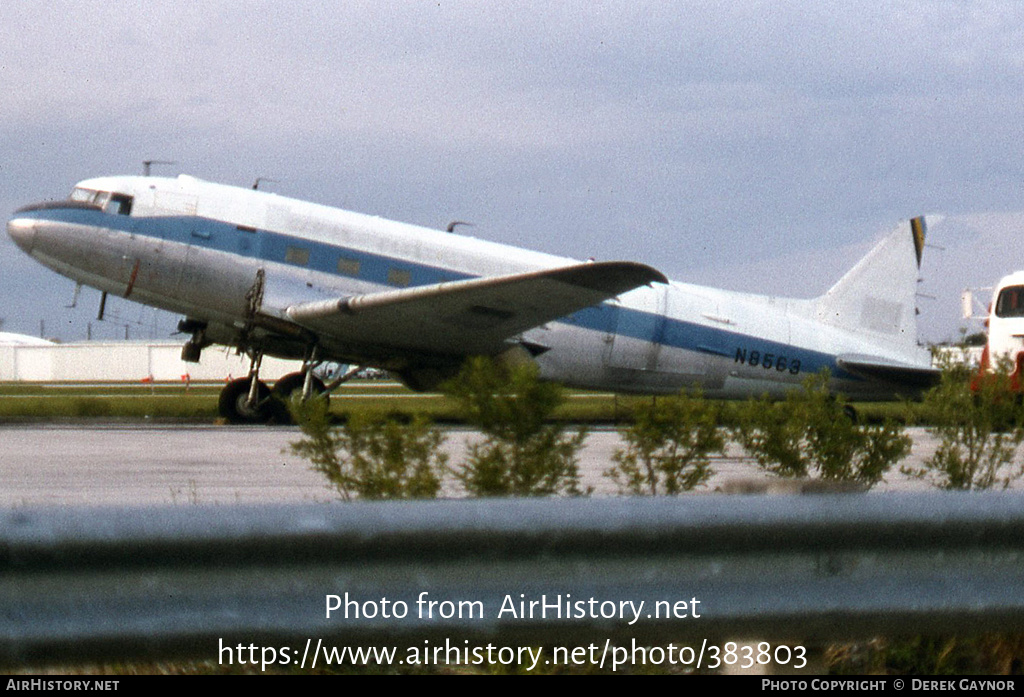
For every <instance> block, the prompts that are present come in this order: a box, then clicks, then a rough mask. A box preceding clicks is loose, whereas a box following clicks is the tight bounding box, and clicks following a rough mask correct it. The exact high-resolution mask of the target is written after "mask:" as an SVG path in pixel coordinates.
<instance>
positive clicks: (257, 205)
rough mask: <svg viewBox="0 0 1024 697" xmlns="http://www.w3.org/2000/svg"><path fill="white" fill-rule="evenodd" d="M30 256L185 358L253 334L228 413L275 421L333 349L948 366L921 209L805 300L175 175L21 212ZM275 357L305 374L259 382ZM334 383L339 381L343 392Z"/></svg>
mask: <svg viewBox="0 0 1024 697" xmlns="http://www.w3.org/2000/svg"><path fill="white" fill-rule="evenodd" d="M7 231H8V233H9V234H10V236H11V237H12V238H13V239H14V241H15V242H16V243H17V244H18V246H19V247H21V248H22V249H23V250H24V251H25V252H27V253H28V254H30V255H31V256H33V257H35V258H36V259H37V260H38V261H39V262H40V263H42V264H45V265H46V266H48V267H50V268H51V269H53V270H54V271H57V272H58V273H60V274H63V275H65V276H68V277H69V278H72V279H74V280H75V281H77V282H78V283H80V284H86V285H89V286H93V287H95V288H98V289H99V290H101V291H103V300H101V314H102V303H103V301H105V299H106V294H107V293H114V294H117V295H120V296H123V297H125V298H130V299H131V300H134V301H137V302H141V303H145V304H147V305H152V306H154V307H159V308H162V309H164V310H169V311H171V312H176V313H180V314H183V315H184V316H185V319H183V320H182V321H181V322H180V324H179V328H180V329H181V330H182V331H183V332H185V333H187V334H190V335H191V338H190V339H189V340H188V341H187V343H185V345H184V347H183V349H182V357H183V358H184V359H185V360H188V361H193V362H195V361H198V360H199V358H200V354H201V352H202V350H203V349H204V348H205V347H207V346H209V345H211V344H224V345H228V346H233V347H237V349H238V350H239V351H241V352H245V353H246V354H247V355H248V356H249V357H250V359H251V361H252V364H251V365H252V368H251V371H250V375H249V376H248V377H246V378H241V379H238V380H235V381H233V382H231V383H229V384H228V385H227V386H226V387H225V388H224V391H223V392H222V394H221V399H220V409H221V413H222V415H223V416H224V417H226V418H227V419H229V420H231V421H236V422H262V421H268V420H271V419H273V418H275V416H277V415H278V414H279V412H280V410H279V408H276V407H275V406H274V405H275V404H277V403H279V402H278V400H275V399H273V398H272V397H273V395H274V393H277V395H281V396H287V395H290V394H291V393H292V392H293V391H295V390H298V389H302V390H303V395H304V396H305V397H308V396H309V395H310V394H312V392H313V391H320V390H323V389H325V386H324V385H323V383H322V382H320V381H319V380H318V379H317V378H316V377H315V376H314V374H313V368H314V367H315V366H316V365H318V364H319V363H320V362H322V361H337V362H341V363H349V364H354V365H356V366H375V367H378V368H383V369H386V370H389V371H391V372H393V373H395V374H397V375H398V376H399V377H400V378H401V379H402V380H403V381H404V382H405V383H406V384H408V385H409V386H410V387H412V388H414V389H430V388H432V387H434V386H436V385H438V384H439V382H441V381H442V380H444V379H446V378H448V377H450V376H452V375H453V374H454V373H455V372H456V371H457V370H458V368H459V367H460V365H461V363H462V362H463V360H464V359H465V358H466V357H467V356H469V355H489V356H496V357H502V358H503V359H509V360H511V359H520V360H522V359H525V360H532V361H535V362H536V364H537V366H538V367H539V369H540V374H541V377H542V378H544V379H549V380H555V381H559V382H562V383H565V384H567V385H571V386H576V387H581V388H592V389H601V390H613V391H620V392H633V393H671V392H676V391H678V390H680V389H681V388H685V387H688V386H695V385H699V386H700V387H701V388H702V389H703V390H704V393H705V395H707V396H709V397H713V398H743V397H746V396H748V395H761V394H764V393H767V394H770V395H775V396H778V395H781V394H783V393H784V392H785V391H786V390H787V389H790V388H792V387H793V386H794V385H796V384H799V382H800V381H801V380H802V379H803V378H804V377H805V376H807V375H809V374H812V373H815V372H817V371H819V370H822V369H825V368H827V369H829V370H830V371H831V375H832V388H833V389H835V390H841V391H843V392H844V393H845V394H847V395H848V396H849V397H850V398H851V399H885V398H892V397H894V396H897V395H913V394H915V393H917V392H919V391H920V390H921V389H922V388H923V387H926V386H928V385H929V384H931V383H932V381H933V380H934V378H935V375H936V373H935V371H934V370H933V369H932V368H931V361H930V358H929V353H928V351H927V350H925V349H923V348H921V347H920V346H918V343H917V331H916V316H915V315H916V307H915V292H916V284H917V272H918V267H919V265H920V260H921V251H922V247H923V244H924V219H923V218H915V219H914V220H911V221H910V222H909V223H904V224H902V225H901V226H900V227H899V229H897V230H896V231H895V232H894V233H892V234H891V235H889V236H888V237H886V238H885V239H883V240H882V241H881V242H880V243H879V244H878V245H877V246H876V247H875V248H874V249H873V250H872V251H871V252H870V253H869V254H868V255H867V256H866V257H865V258H864V259H862V260H861V261H860V263H858V264H857V265H856V266H854V268H853V269H852V270H850V271H849V272H848V273H847V274H846V275H845V276H843V278H842V279H841V280H840V281H839V282H838V283H836V284H835V286H833V287H832V289H831V290H829V291H828V292H827V293H825V294H824V295H823V296H821V297H819V298H816V299H810V300H796V299H786V298H777V297H767V296H758V295H746V294H741V293H735V292H728V291H723V290H716V289H712V288H704V287H699V286H694V285H688V284H684V283H676V282H672V281H669V280H668V279H667V278H666V277H665V276H664V275H662V274H661V273H660V272H658V271H657V270H655V269H653V268H651V267H649V266H645V265H643V264H638V263H632V262H618V261H616V262H579V261H575V260H572V259H567V258H562V257H557V256H552V255H549V254H541V253H538V252H532V251H527V250H523V249H518V248H516V247H511V246H507V245H502V244H496V243H492V242H486V241H482V240H477V239H473V238H470V237H464V236H461V235H458V234H451V233H446V232H443V231H440V230H431V229H427V228H422V227H416V226H413V225H406V224H402V223H397V222H392V221H388V220H383V219H380V218H376V217H371V216H366V215H360V214H357V213H351V212H348V211H343V210H338V209H335V208H329V207H326V206H321V205H316V204H313V203H307V202H304V201H299V200H294V199H290V198H285V197H283V196H278V195H275V194H272V193H267V192H263V191H256V190H252V189H243V188H237V187H232V186H225V185H221V184H214V183H209V182H206V181H202V180H199V179H196V178H194V177H190V176H185V175H182V176H179V177H176V178H161V177H138V176H117V177H104V178H98V179H89V180H86V181H83V182H81V183H79V184H78V185H76V186H75V187H74V190H73V191H72V192H71V196H70V198H69V199H67V200H65V201H58V202H49V203H42V204H36V205H30V206H26V207H24V208H21V209H19V210H18V211H17V212H16V213H15V214H14V216H13V217H12V219H11V220H10V221H9V222H8V224H7ZM264 354H269V355H273V356H280V357H285V358H294V359H301V360H302V361H303V369H302V371H301V372H296V373H294V374H292V375H288V376H286V377H284V378H281V379H280V380H278V381H277V383H276V384H275V386H274V390H273V392H272V391H271V390H270V388H268V387H267V386H266V385H265V384H264V383H262V382H261V381H259V366H260V360H261V358H262V356H263V355H264ZM334 386H336V384H332V385H329V386H326V388H327V389H332V388H333V387H334Z"/></svg>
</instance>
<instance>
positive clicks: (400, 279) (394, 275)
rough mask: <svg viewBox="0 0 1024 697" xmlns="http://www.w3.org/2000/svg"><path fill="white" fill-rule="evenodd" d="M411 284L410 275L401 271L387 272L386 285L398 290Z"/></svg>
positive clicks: (390, 270)
mask: <svg viewBox="0 0 1024 697" xmlns="http://www.w3.org/2000/svg"><path fill="white" fill-rule="evenodd" d="M410 283H412V274H411V273H410V272H408V271H405V270H403V269H389V270H388V285H389V286H396V287H398V288H405V287H406V286H408V285H409V284H410Z"/></svg>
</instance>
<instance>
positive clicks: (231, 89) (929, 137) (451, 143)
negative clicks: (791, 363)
mask: <svg viewBox="0 0 1024 697" xmlns="http://www.w3.org/2000/svg"><path fill="white" fill-rule="evenodd" d="M0 87H2V92H0V94H2V97H0V210H3V211H4V212H5V213H9V212H11V211H13V210H14V209H15V208H17V207H18V206H21V205H24V204H26V203H30V202H34V201H39V200H44V199H51V198H63V197H64V196H66V195H67V193H68V191H69V190H70V189H71V187H72V185H73V184H74V183H75V182H76V181H78V180H80V179H84V178H87V177H92V176H98V175H104V174H125V173H141V169H142V164H141V162H142V160H144V159H166V160H174V161H176V162H177V164H176V165H174V166H171V167H161V168H157V169H156V170H155V171H156V172H157V173H160V174H168V175H173V174H177V173H179V172H186V173H189V174H193V175H195V176H199V177H202V178H205V179H211V180H215V181H222V182H226V183H234V184H240V185H246V186H248V185H250V184H251V183H252V181H253V180H254V179H255V178H256V177H258V176H259V177H269V178H272V179H275V180H277V182H276V183H272V184H269V185H266V188H269V189H271V190H274V191H277V192H278V193H280V194H283V195H288V196H294V197H298V198H306V199H311V200H314V201H317V202H319V203H326V204H330V205H336V206H342V207H346V208H350V209H353V210H358V211H361V212H366V213H373V214H378V215H382V216H386V217H390V218H395V219H398V220H403V221H407V222H412V223H417V224H422V225H428V226H431V227H443V226H444V225H445V224H447V222H448V221H450V220H453V219H456V218H457V219H460V220H468V221H472V222H474V223H475V227H474V228H471V229H469V230H468V232H469V233H470V234H473V235H476V236H478V237H482V238H486V239H491V240H497V241H502V242H507V243H511V244H518V245H522V246H526V247H532V248H537V249H541V250H543V251H547V252H553V253H557V254H564V255H567V256H572V257H576V258H581V259H582V258H587V257H596V258H598V259H632V260H639V261H643V262H646V263H649V264H651V265H653V266H655V267H657V268H659V269H661V270H662V271H664V272H665V273H666V274H668V275H669V276H670V277H672V278H675V279H678V280H684V281H691V282H697V283H706V284H709V285H717V286H722V287H727V288H732V289H738V290H747V291H752V292H767V293H776V294H787V295H795V296H802V297H809V296H812V295H816V294H818V293H821V292H823V291H824V290H826V289H827V288H828V286H829V285H831V283H832V282H833V281H834V280H836V278H838V276H839V275H841V273H842V271H843V270H845V268H847V267H848V266H850V265H852V263H853V262H854V261H855V260H856V257H857V256H858V255H859V254H860V253H862V252H863V251H866V249H867V248H868V247H869V246H870V244H871V242H873V241H874V240H877V239H878V237H879V236H880V235H882V234H884V233H885V232H886V231H888V230H889V229H891V228H892V227H893V226H894V225H895V224H896V222H897V221H898V220H900V219H905V218H907V217H910V216H913V215H917V214H919V213H942V214H945V215H946V216H947V223H946V224H945V225H943V226H934V227H933V229H932V236H931V237H932V240H933V242H934V243H935V244H936V245H939V246H941V247H942V249H938V248H932V249H929V250H928V255H929V259H928V260H926V266H925V269H924V276H925V283H924V284H923V285H922V288H923V289H925V291H926V294H927V295H929V296H931V297H926V298H922V315H921V318H922V323H923V325H924V329H925V335H926V336H927V337H928V338H945V337H946V336H954V335H955V334H956V330H957V327H958V326H959V325H960V321H959V318H958V317H957V307H958V296H959V289H960V288H961V287H963V286H964V285H990V284H991V283H992V282H993V281H995V280H996V278H997V277H998V276H999V275H1001V274H1003V273H1006V272H1008V271H1010V270H1014V269H1017V268H1024V242H1022V241H1021V238H1024V235H1021V234H1020V231H1021V228H1022V227H1024V225H1022V223H1024V216H1021V215H1020V214H1018V213H1017V212H1018V211H1020V210H1022V209H1024V203H1022V200H1021V198H1022V197H1021V194H1022V184H1024V172H1022V170H1024V97H1022V95H1024V4H1022V3H1018V2H1012V1H1009V0H1007V1H993V2H952V1H950V2H924V1H922V2H885V3H870V2H868V3H865V2H850V3H842V2H828V3H822V2H820V1H818V0H801V1H793V2H780V1H778V0H773V1H771V2H752V1H749V0H747V1H745V2H736V3H732V2H678V1H676V2H637V1H635V0H634V1H633V2H628V3H627V2H599V1H595V0H588V1H587V2H562V1H560V2H536V3H534V2H522V1H519V2H514V3H512V2H498V1H495V0H487V1H482V2H451V1H448V0H442V1H441V2H436V1H434V2H412V1H407V2H383V1H381V0H373V1H372V2H344V1H342V2H294V1H291V2H286V3H285V2H244V1H240V0H230V1H228V2H217V1H210V0H204V2H201V3H200V2H196V3H189V2H181V1H179V0H174V1H173V2H171V1H167V2H132V3H93V2H89V3H86V2H60V1H58V0H46V2H37V1H35V0H12V1H10V2H4V3H3V4H2V5H0ZM2 237H3V239H2V241H0V298H2V302H3V305H2V307H0V317H3V318H4V319H5V323H4V325H3V329H4V330H5V331H16V332H25V333H30V334H38V333H39V331H40V320H43V321H44V322H45V333H46V334H47V335H48V336H57V337H61V338H63V339H65V340H74V339H82V338H84V337H85V331H86V329H85V326H86V322H87V321H88V320H90V319H91V318H93V316H94V315H95V311H96V304H97V303H98V293H95V292H92V293H86V292H83V297H82V299H81V300H80V307H79V308H78V309H76V310H68V309H65V308H64V307H63V306H64V305H66V304H69V303H70V302H71V295H72V290H73V287H74V286H73V284H72V283H71V282H70V281H68V280H65V279H62V278H61V277H59V276H58V275H56V274H55V273H53V272H50V271H48V270H46V269H44V268H43V267H41V266H39V265H38V264H36V262H34V261H32V260H31V259H29V258H28V257H27V256H26V255H24V254H23V253H22V252H21V251H20V250H18V249H17V248H16V247H15V246H14V245H13V243H12V242H11V241H10V240H9V239H8V238H7V237H6V235H3V236H2ZM929 264H930V266H929ZM929 273H930V274H931V276H929ZM114 313H115V314H118V315H120V316H122V317H125V318H127V319H128V320H130V321H131V322H132V323H135V322H141V323H142V324H143V325H147V326H149V325H151V323H152V319H151V318H152V314H151V313H148V312H144V311H142V310H140V309H138V307H137V306H131V305H130V304H129V303H124V302H122V303H121V304H120V305H116V306H115V307H114ZM93 325H94V326H93V334H94V336H104V337H105V336H110V337H113V336H122V337H123V335H124V327H123V325H122V326H120V327H118V326H116V325H115V324H114V323H110V322H108V323H106V326H101V325H99V324H97V323H95V322H94V323H93ZM167 327H173V320H171V319H170V318H164V319H161V320H159V321H158V329H157V333H158V334H160V333H161V332H162V334H161V335H166V334H167V331H166V328H167ZM149 331H150V330H146V329H145V328H144V327H135V326H133V327H132V328H131V333H132V336H144V335H147V334H148V332H149Z"/></svg>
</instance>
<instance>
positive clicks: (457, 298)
mask: <svg viewBox="0 0 1024 697" xmlns="http://www.w3.org/2000/svg"><path fill="white" fill-rule="evenodd" d="M651 283H668V279H667V278H666V277H665V276H664V275H663V274H662V273H661V272H659V271H657V270H656V269H654V268H651V267H650V266H646V265H644V264H637V263H633V262H593V263H584V264H574V265H572V266H564V267H559V268H555V269H545V270H542V271H532V272H529V273H521V274H512V275H508V276H493V277H485V278H474V279H469V280H465V281H452V282H448V283H438V284H433V285H428V286H417V287H415V288H404V289H400V290H389V291H383V292H380V293H370V294H366V295H356V296H351V297H347V298H338V299H332V300H324V301H317V302H307V303H300V304H296V305H292V306H291V307H289V308H288V309H287V311H286V314H287V315H288V317H289V318H290V319H291V320H292V321H293V322H295V323H297V324H300V325H302V326H304V327H306V328H308V329H311V330H313V331H315V332H317V333H319V334H322V335H325V336H326V337H330V338H331V339H333V340H335V341H338V342H342V343H345V344H349V345H364V346H373V347H391V348H394V349H398V350H401V351H423V352H427V353H432V354H455V355H466V354H494V353H498V352H500V351H502V350H504V349H505V348H507V347H508V344H507V343H506V341H507V340H508V339H509V338H510V337H513V336H515V335H516V334H519V333H520V332H524V331H526V330H527V329H531V328H533V327H536V326H538V325H541V324H544V323H545V322H550V321H552V320H555V319H558V318H559V317H564V316H566V315H569V314H572V313H573V312H576V311H577V310H582V309H584V308H586V307H590V306H592V305H596V304H598V303H600V302H602V301H604V300H607V299H608V298H612V297H615V296H616V295H619V294H621V293H625V292H626V291H629V290H633V289H634V288H638V287H640V286H644V285H648V284H651Z"/></svg>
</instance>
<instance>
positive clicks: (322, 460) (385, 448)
mask: <svg viewBox="0 0 1024 697" xmlns="http://www.w3.org/2000/svg"><path fill="white" fill-rule="evenodd" d="M290 408H291V412H292V417H293V418H294V419H295V422H296V423H297V424H298V425H299V428H300V429H301V430H302V433H303V435H304V436H305V438H303V439H302V440H300V441H297V442H295V443H292V444H291V450H292V452H293V453H295V454H297V455H300V456H301V457H304V458H306V459H308V460H309V461H310V462H311V463H312V467H313V469H314V470H316V471H317V472H320V473H322V474H323V475H324V476H325V477H327V480H328V481H329V482H330V484H331V485H332V486H333V487H334V488H335V489H336V490H337V491H338V493H339V494H340V495H341V498H342V499H344V500H346V501H349V500H351V499H353V498H354V497H356V496H358V497H360V498H363V499H414V498H434V497H436V496H437V493H438V491H439V490H440V488H441V477H440V475H441V473H442V472H443V471H444V467H445V465H446V462H447V456H446V455H444V454H443V453H441V452H439V450H440V447H441V444H442V443H443V442H444V436H443V435H442V434H441V432H440V431H439V430H438V429H436V428H434V427H433V426H432V425H431V424H430V422H429V421H427V420H426V419H424V418H422V417H416V418H415V419H413V421H412V422H411V423H408V424H403V423H401V422H399V421H396V420H394V419H389V418H385V417H382V416H379V415H366V414H360V415H356V416H353V417H351V418H350V419H349V420H348V421H347V422H346V423H345V424H344V425H342V426H340V427H337V428H335V427H333V426H331V424H330V418H329V415H328V411H327V401H326V400H323V399H311V400H308V401H306V402H302V401H300V400H293V401H292V402H291V404H290Z"/></svg>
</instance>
